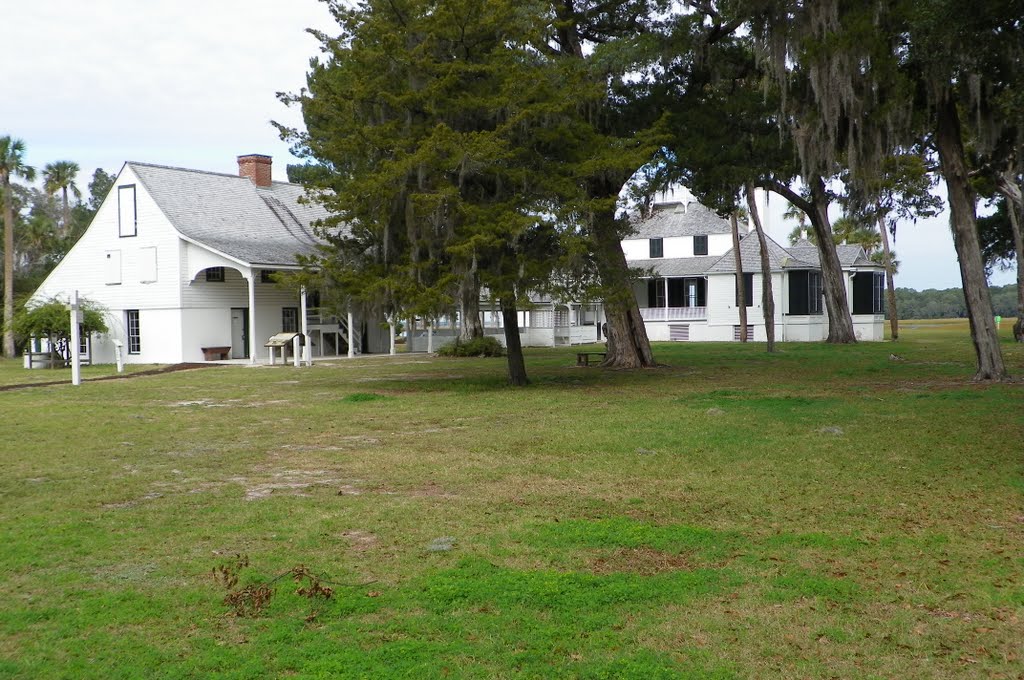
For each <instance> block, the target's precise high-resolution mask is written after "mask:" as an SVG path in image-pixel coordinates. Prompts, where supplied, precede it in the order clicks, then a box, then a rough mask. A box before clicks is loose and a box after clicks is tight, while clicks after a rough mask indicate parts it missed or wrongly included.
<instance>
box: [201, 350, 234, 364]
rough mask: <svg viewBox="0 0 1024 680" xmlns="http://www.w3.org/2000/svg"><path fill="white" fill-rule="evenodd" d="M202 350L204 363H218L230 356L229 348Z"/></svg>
mask: <svg viewBox="0 0 1024 680" xmlns="http://www.w3.org/2000/svg"><path fill="white" fill-rule="evenodd" d="M202 350H203V359H205V360H206V361H220V360H222V359H227V358H228V356H229V355H230V354H231V347H203V348H202Z"/></svg>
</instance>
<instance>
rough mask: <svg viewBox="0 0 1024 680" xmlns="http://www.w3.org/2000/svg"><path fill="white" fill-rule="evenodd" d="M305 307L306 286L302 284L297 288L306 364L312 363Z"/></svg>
mask: <svg viewBox="0 0 1024 680" xmlns="http://www.w3.org/2000/svg"><path fill="white" fill-rule="evenodd" d="M307 311H308V310H307V307H306V287H305V286H303V287H302V288H300V289H299V314H300V316H299V323H300V324H302V325H301V326H300V328H301V330H302V341H303V347H302V358H303V359H305V361H306V365H307V366H312V365H313V342H312V339H311V338H310V336H309V319H307V318H306V313H307ZM323 341H324V340H323V338H322V337H321V338H320V343H321V345H323Z"/></svg>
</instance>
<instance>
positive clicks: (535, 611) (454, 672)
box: [0, 324, 1024, 678]
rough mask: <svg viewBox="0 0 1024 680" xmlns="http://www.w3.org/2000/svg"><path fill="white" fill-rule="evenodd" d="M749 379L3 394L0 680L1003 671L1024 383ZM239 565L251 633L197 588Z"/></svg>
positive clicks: (731, 353)
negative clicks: (303, 571) (319, 595)
mask: <svg viewBox="0 0 1024 680" xmlns="http://www.w3.org/2000/svg"><path fill="white" fill-rule="evenodd" d="M910 326H912V324H911V325H910ZM1004 329H1005V330H1006V332H1007V333H1008V332H1009V331H1008V328H1006V324H1004ZM1003 349H1004V352H1005V357H1006V361H1007V364H1008V366H1009V369H1010V371H1011V373H1013V374H1015V375H1022V374H1024V347H1021V346H1018V345H1015V344H1013V343H1009V342H1008V343H1006V344H1005V345H1004V346H1003ZM763 350H764V348H763V345H760V344H753V343H751V344H748V345H746V346H741V345H739V344H727V343H716V344H700V343H674V344H668V343H666V344H659V345H656V346H655V348H654V351H655V355H656V357H657V359H658V360H659V362H661V363H662V364H664V366H663V367H660V368H657V369H652V370H644V371H614V370H606V369H602V368H599V367H592V368H590V369H587V370H582V369H579V368H577V367H576V366H575V349H547V350H528V351H527V355H526V358H527V368H528V371H529V373H530V377H531V379H532V381H533V383H532V385H531V386H530V387H527V388H525V389H514V390H513V389H508V388H506V387H505V385H504V381H505V375H504V373H505V369H504V366H503V365H502V364H501V362H500V361H498V362H495V361H492V360H487V359H475V358H466V359H457V360H456V359H445V358H436V357H426V356H423V355H418V356H413V355H401V356H398V357H394V358H386V357H367V358H361V359H354V360H347V359H339V360H337V361H333V362H318V363H317V364H316V365H315V366H314V367H312V368H303V369H295V368H293V367H291V366H277V367H273V368H269V367H267V368H260V369H258V370H254V369H252V368H249V367H242V366H237V367H236V366H225V367H217V368H209V369H205V370H195V371H183V372H178V373H167V374H162V375H147V376H142V377H135V378H132V379H129V380H117V381H91V382H90V381H89V380H88V378H90V377H102V376H103V375H107V374H111V373H113V367H102V366H96V367H90V368H89V369H87V370H86V378H87V380H86V382H85V383H84V384H83V385H82V386H81V387H77V388H74V387H72V386H70V385H55V386H46V387H38V386H37V387H27V388H18V389H11V390H7V391H0V417H2V418H3V422H4V438H5V443H6V445H5V448H4V475H2V476H0V543H2V544H3V546H4V549H3V550H2V551H0V574H3V576H2V578H0V583H2V586H3V596H4V606H3V607H0V676H4V677H14V678H50V677H76V678H135V677H156V678H160V677H167V678H187V677H224V678H228V677H230V678H265V677H353V678H364V677H366V678H396V677H416V678H496V677H497V678H507V677H523V678H562V677H564V678H630V677H633V678H660V677H665V678H668V677H672V678H676V677H683V678H686V677H694V678H703V677H711V678H717V677H808V678H831V677H901V678H903V677H905V678H916V677H1000V676H1004V677H1015V676H1016V675H1017V674H1019V670H1020V668H1019V667H1020V657H1019V654H1020V652H1019V641H1020V640H1021V639H1024V623H1022V621H1024V591H1022V590H1021V586H1020V584H1021V583H1024V560H1021V558H1020V550H1019V548H1020V545H1022V543H1024V520H1022V518H1021V515H1022V511H1021V508H1022V507H1024V506H1022V498H1024V482H1022V479H1024V474H1022V473H1024V468H1022V465H1021V459H1020V442H1021V441H1022V440H1024V391H1022V389H1021V384H1019V383H1009V384H1002V385H974V384H972V383H970V382H969V378H970V376H971V375H972V373H973V356H972V353H971V352H972V350H971V345H970V340H969V338H968V337H967V336H966V333H965V330H964V328H962V327H961V326H957V325H956V324H939V325H936V326H935V327H934V328H933V327H928V328H924V327H922V328H913V327H905V329H904V331H903V334H902V337H901V340H900V342H899V343H898V344H895V345H893V344H891V343H875V344H869V343H863V344H859V345H856V346H852V347H835V346H827V345H825V344H784V345H780V347H779V350H780V351H779V352H778V353H777V354H774V355H771V356H769V355H767V354H766V353H765V352H764V351H763ZM891 353H895V354H898V355H899V356H900V357H902V359H903V360H902V361H893V360H890V358H889V355H890V354H891ZM58 374H62V372H61V371H26V370H24V369H22V368H21V367H20V364H15V363H13V362H0V385H19V384H22V383H26V382H27V383H33V382H35V383H36V384H38V382H39V381H40V380H41V378H52V377H53V376H56V375H58ZM237 555H247V556H248V566H246V567H244V568H243V569H241V570H240V571H239V574H238V575H239V582H238V587H244V586H246V585H255V584H260V583H268V582H269V583H271V587H272V588H273V590H274V594H273V596H272V597H271V598H270V599H269V601H268V603H267V604H266V606H265V607H264V608H263V609H262V610H261V611H260V612H259V613H258V614H257V615H255V616H236V615H235V614H236V613H237V612H235V611H233V609H232V607H231V606H230V605H229V604H226V603H225V596H226V595H227V594H229V590H228V589H227V588H226V587H225V585H224V584H223V583H220V582H218V581H217V580H216V579H215V578H214V577H213V574H212V570H213V569H214V568H216V567H217V566H218V565H223V564H225V563H230V561H231V560H235V559H237V558H236V557H235V556H237ZM302 565H304V566H305V567H308V569H309V570H312V571H315V572H316V573H317V574H319V575H322V578H323V580H324V583H327V584H328V585H329V586H330V587H331V588H332V589H333V591H332V596H331V597H330V598H326V599H316V598H312V599H311V598H310V597H307V596H305V595H303V594H301V593H299V592H298V589H299V588H300V587H302V586H303V585H304V584H306V582H302V583H296V582H295V581H294V580H292V578H291V577H285V578H276V577H277V576H279V575H281V574H285V573H288V572H292V571H293V570H295V569H296V568H297V567H299V566H302ZM275 579H276V580H275Z"/></svg>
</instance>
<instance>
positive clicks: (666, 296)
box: [665, 276, 668, 320]
mask: <svg viewBox="0 0 1024 680" xmlns="http://www.w3.org/2000/svg"><path fill="white" fill-rule="evenodd" d="M665 309H668V277H667V276H666V277H665ZM665 319H666V320H667V319H668V312H665Z"/></svg>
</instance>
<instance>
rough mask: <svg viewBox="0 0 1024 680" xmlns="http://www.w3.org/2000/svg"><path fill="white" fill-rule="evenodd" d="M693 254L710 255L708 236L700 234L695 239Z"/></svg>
mask: <svg viewBox="0 0 1024 680" xmlns="http://www.w3.org/2000/svg"><path fill="white" fill-rule="evenodd" d="M693 254H694V255H707V254H708V235H707V234H700V235H698V236H694V237H693Z"/></svg>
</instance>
